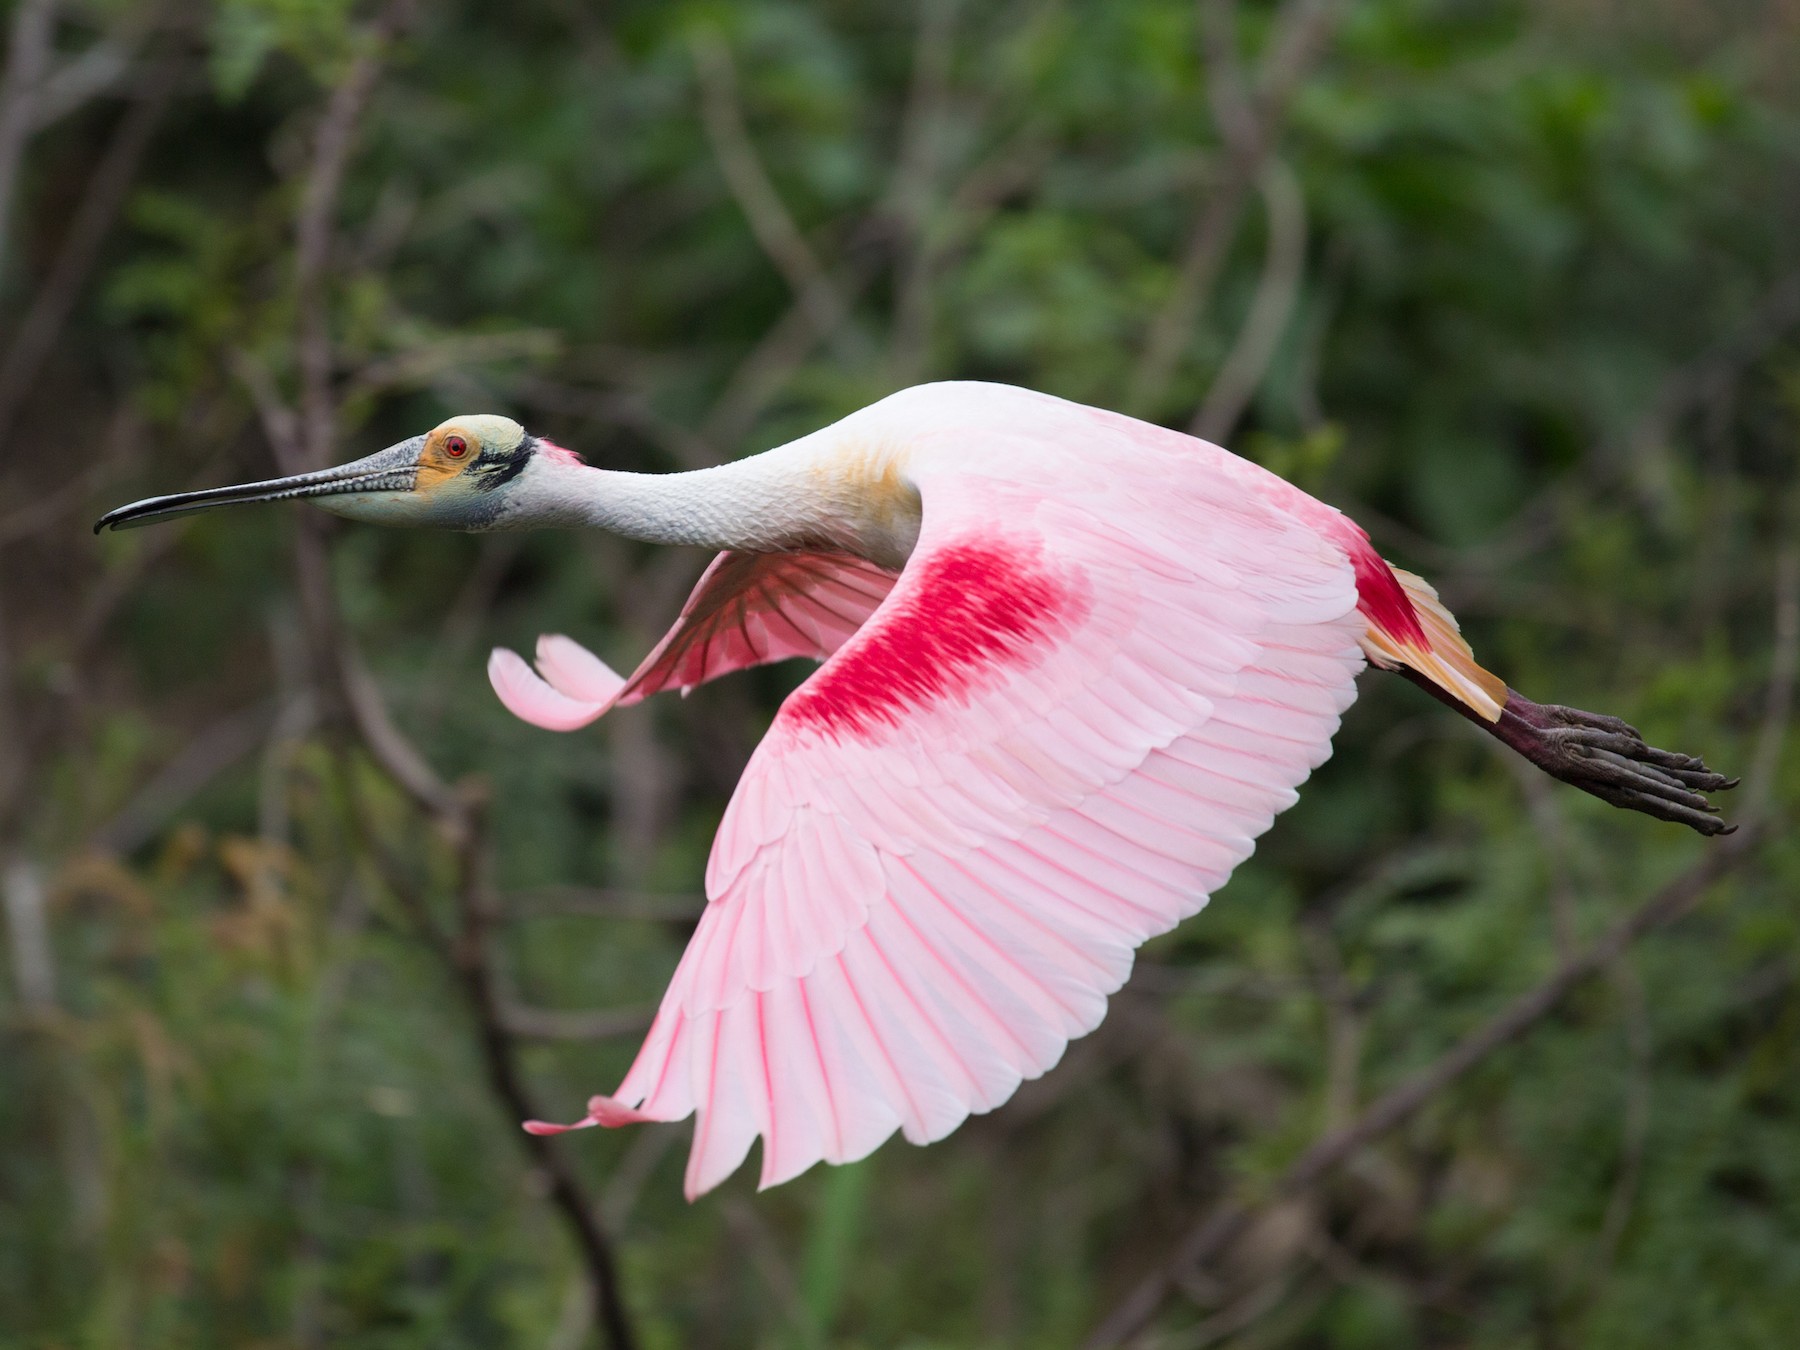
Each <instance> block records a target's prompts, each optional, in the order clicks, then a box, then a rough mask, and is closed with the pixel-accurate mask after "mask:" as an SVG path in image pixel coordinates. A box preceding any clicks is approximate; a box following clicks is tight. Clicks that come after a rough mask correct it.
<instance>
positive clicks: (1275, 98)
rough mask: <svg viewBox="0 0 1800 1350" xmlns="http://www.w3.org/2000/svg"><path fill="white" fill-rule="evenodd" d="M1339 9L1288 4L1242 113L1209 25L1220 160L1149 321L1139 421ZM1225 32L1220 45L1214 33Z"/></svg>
mask: <svg viewBox="0 0 1800 1350" xmlns="http://www.w3.org/2000/svg"><path fill="white" fill-rule="evenodd" d="M1343 8H1344V6H1343V5H1342V3H1341V0H1287V4H1286V5H1285V6H1284V7H1283V9H1282V14H1281V18H1280V20H1279V24H1278V29H1277V32H1276V35H1275V37H1274V38H1273V39H1272V40H1271V44H1270V50H1269V54H1268V56H1267V57H1266V58H1265V59H1264V61H1263V66H1262V72H1261V76H1260V78H1259V80H1258V87H1257V92H1256V96H1255V99H1254V102H1253V103H1252V104H1251V105H1250V107H1248V108H1247V109H1246V108H1239V107H1238V106H1237V105H1236V103H1235V102H1234V97H1233V93H1234V91H1237V90H1238V89H1240V88H1241V77H1240V76H1238V75H1237V73H1236V51H1235V48H1230V49H1229V50H1230V53H1231V54H1230V56H1229V58H1228V59H1226V64H1225V68H1224V70H1223V72H1222V73H1221V71H1220V61H1221V51H1222V50H1224V49H1225V48H1224V46H1223V43H1224V42H1226V41H1228V40H1229V30H1228V29H1226V28H1224V27H1223V21H1221V20H1220V19H1219V18H1218V17H1217V16H1214V17H1213V18H1212V19H1211V20H1210V21H1209V22H1208V23H1207V25H1206V28H1207V31H1208V34H1209V53H1208V55H1209V71H1208V73H1209V78H1210V79H1212V80H1215V81H1218V82H1219V83H1220V85H1221V87H1222V88H1223V89H1224V90H1225V91H1226V92H1225V94H1224V95H1223V102H1222V103H1221V96H1220V95H1219V94H1217V93H1215V98H1214V102H1215V106H1216V107H1220V106H1222V107H1223V108H1224V109H1225V113H1224V119H1225V120H1224V125H1223V126H1222V127H1221V138H1222V139H1223V140H1224V142H1225V155H1224V160H1223V163H1222V164H1221V166H1220V170H1219V173H1218V176H1217V178H1216V180H1215V181H1214V182H1213V183H1212V185H1211V187H1210V195H1209V196H1208V197H1207V199H1206V204H1205V205H1204V207H1202V209H1201V212H1200V215H1199V217H1198V218H1197V219H1196V220H1195V222H1194V228H1193V230H1192V231H1191V232H1190V234H1189V235H1188V242H1187V247H1186V248H1185V249H1184V250H1183V253H1182V258H1181V263H1180V265H1179V266H1178V268H1177V269H1176V274H1175V282H1174V284H1173V285H1172V286H1171V287H1170V288H1169V296H1168V299H1167V300H1166V301H1164V303H1163V307H1162V309H1161V310H1160V311H1158V312H1157V315H1156V317H1155V318H1154V319H1153V320H1152V321H1151V324H1150V330H1149V333H1148V334H1147V336H1146V338H1145V342H1144V350H1143V354H1142V355H1141V357H1140V358H1139V360H1138V368H1137V371H1136V373H1135V375H1134V376H1133V379H1132V384H1131V391H1130V394H1129V396H1128V398H1127V400H1126V401H1127V405H1128V407H1129V408H1130V410H1131V411H1134V412H1137V413H1140V414H1149V413H1153V412H1154V411H1155V409H1156V405H1157V403H1158V402H1160V401H1161V399H1162V396H1163V393H1164V391H1165V390H1166V389H1167V388H1168V384H1169V380H1170V378H1171V377H1172V376H1173V375H1174V373H1175V366H1176V363H1177V362H1178V361H1179V360H1180V357H1181V351H1182V348H1183V347H1184V346H1185V345H1186V343H1187V341H1188V338H1189V336H1190V335H1191V334H1192V332H1193V330H1194V325H1195V323H1196V322H1197V321H1198V320H1199V317H1200V312H1201V310H1202V309H1203V308H1204V307H1205V305H1206V299H1207V295H1208V293H1209V292H1210V290H1211V289H1212V283H1213V281H1214V280H1215V278H1216V277H1217V276H1218V272H1219V269H1220V267H1221V266H1222V265H1223V264H1224V261H1225V252H1226V250H1227V249H1228V248H1229V247H1230V245H1231V241H1232V239H1233V237H1234V236H1235V235H1236V234H1237V227H1238V222H1239V221H1240V219H1241V218H1242V216H1243V210H1244V204H1245V202H1246V201H1247V200H1248V198H1249V194H1250V189H1251V188H1252V187H1253V186H1255V184H1256V182H1257V181H1258V180H1259V179H1260V178H1261V177H1262V175H1263V172H1264V169H1265V167H1266V164H1267V161H1268V159H1269V158H1270V156H1272V155H1273V154H1274V153H1275V150H1276V148H1277V146H1278V144H1279V142H1280V135H1281V128H1282V124H1283V123H1284V122H1285V121H1286V118H1287V111H1288V106H1289V104H1290V103H1291V102H1292V101H1293V96H1294V93H1295V91H1296V90H1297V89H1298V88H1299V85H1300V81H1301V80H1302V79H1303V78H1304V77H1305V76H1306V74H1307V73H1308V72H1309V71H1310V70H1311V69H1312V67H1313V65H1314V64H1315V63H1316V62H1317V61H1318V59H1319V57H1320V56H1321V55H1322V54H1323V53H1324V50H1325V45H1326V42H1327V40H1328V39H1329V37H1330V35H1331V32H1332V30H1333V28H1334V27H1335V26H1336V23H1337V20H1338V17H1339V15H1340V13H1341V11H1342V9H1343ZM1221 31H1223V32H1224V33H1225V35H1226V36H1225V38H1224V39H1221V38H1220V36H1219V33H1220V32H1221Z"/></svg>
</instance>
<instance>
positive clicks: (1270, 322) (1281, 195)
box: [1188, 157, 1306, 441]
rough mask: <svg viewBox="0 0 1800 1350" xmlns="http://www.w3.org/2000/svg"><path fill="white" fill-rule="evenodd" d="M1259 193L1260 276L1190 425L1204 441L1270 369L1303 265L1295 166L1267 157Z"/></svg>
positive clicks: (1232, 417)
mask: <svg viewBox="0 0 1800 1350" xmlns="http://www.w3.org/2000/svg"><path fill="white" fill-rule="evenodd" d="M1262 195H1263V202H1264V204H1265V206H1266V207H1267V210H1268V216H1269V246H1268V252H1267V253H1266V255H1265V257H1264V260H1263V272H1262V277H1261V279H1260V280H1259V281H1258V282H1257V284H1256V294H1255V296H1254V297H1252V299H1251V301H1250V312H1249V313H1248V314H1247V315H1245V317H1244V326H1243V328H1242V329H1240V330H1239V332H1238V336H1237V342H1236V343H1235V344H1234V345H1233V347H1232V349H1231V354H1230V355H1229V356H1227V357H1226V358H1225V364H1224V365H1222V366H1220V367H1219V373H1218V374H1217V375H1216V376H1214V377H1213V383H1212V388H1211V389H1209V390H1208V391H1207V394H1206V401H1205V403H1203V404H1202V405H1201V406H1200V411H1199V412H1198V413H1196V414H1195V415H1194V421H1193V425H1192V426H1190V427H1189V428H1188V430H1190V431H1191V432H1193V434H1194V435H1196V436H1198V437H1200V438H1201V439H1202V440H1206V441H1223V440H1225V439H1227V438H1228V437H1229V436H1230V435H1231V432H1232V430H1233V428H1235V427H1236V426H1237V424H1238V419H1239V418H1241V417H1242V416H1243V415H1244V409H1245V408H1247V407H1249V406H1250V400H1251V399H1252V398H1254V397H1255V396H1256V391H1257V389H1258V388H1260V387H1261V385H1262V381H1263V376H1264V375H1266V374H1267V373H1268V369H1269V362H1270V361H1272V360H1273V359H1274V357H1275V351H1276V348H1278V347H1279V346H1280V345H1281V335H1282V334H1283V333H1284V332H1286V331H1287V326H1288V320H1289V318H1291V317H1292V315H1293V313H1294V304H1295V302H1296V301H1298V300H1299V298H1300V279H1301V276H1302V274H1303V273H1304V272H1305V270H1306V197H1305V194H1303V193H1302V192H1301V190H1300V180H1299V179H1297V178H1296V177H1294V171H1293V170H1292V169H1290V168H1288V166H1287V165H1286V164H1285V163H1283V162H1282V161H1281V159H1279V158H1278V157H1271V158H1270V160H1269V163H1268V167H1267V168H1266V169H1264V170H1263V175H1262Z"/></svg>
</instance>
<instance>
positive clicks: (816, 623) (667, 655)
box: [488, 553, 894, 731]
mask: <svg viewBox="0 0 1800 1350" xmlns="http://www.w3.org/2000/svg"><path fill="white" fill-rule="evenodd" d="M893 586H894V574H893V573H892V572H885V571H883V570H882V569H881V568H879V567H877V566H875V565H874V564H873V563H868V562H864V561H863V560H862V559H861V558H851V557H847V556H844V555H841V554H827V553H721V554H719V556H718V557H716V558H714V559H713V560H712V563H711V565H709V566H708V567H707V569H706V571H705V572H704V573H703V574H702V575H701V577H700V580H699V582H698V583H697V584H696V585H695V587H694V591H693V594H692V595H690V596H689V597H688V601H687V604H685V605H683V606H682V608H681V614H680V616H679V617H678V618H677V619H676V620H675V623H674V626H673V627H671V628H670V629H669V631H668V632H667V633H666V634H665V635H664V636H663V640H662V641H661V642H659V643H657V644H656V647H655V649H654V650H652V651H651V653H650V655H648V656H647V657H645V658H644V660H643V662H642V664H640V665H639V666H638V668H637V669H636V670H635V671H633V672H632V674H631V677H630V678H629V679H624V678H621V677H620V676H619V675H618V674H617V673H616V672H614V670H613V669H612V667H611V666H608V665H607V664H606V663H605V662H604V661H602V660H601V659H600V658H599V657H597V656H595V655H594V654H593V653H592V652H590V651H589V650H588V649H587V648H585V647H583V646H582V645H581V644H580V643H578V642H575V641H574V640H573V639H570V638H566V637H563V636H562V635H561V634H555V633H552V634H546V635H545V636H543V637H541V638H539V639H538V645H537V665H538V669H537V670H535V671H534V670H533V669H532V668H531V667H530V666H529V665H527V664H526V663H525V660H524V658H523V657H521V656H519V655H518V654H517V653H516V652H510V651H507V650H506V649H505V648H499V649H496V650H495V652H494V654H493V655H492V656H491V657H490V658H489V659H488V679H489V681H490V682H491V683H492V684H493V686H494V692H495V693H497V694H498V695H499V696H500V701H501V702H502V703H504V704H505V705H506V706H507V708H508V709H509V710H511V712H512V713H513V714H514V715H515V716H517V717H521V718H523V719H524V720H525V721H527V722H530V723H532V724H533V725H534V726H540V727H547V728H549V729H550V730H551V731H573V730H575V728H577V727H584V726H586V725H587V724H588V723H589V722H592V721H593V720H594V719H595V718H597V717H599V716H600V715H601V714H602V713H604V712H605V711H606V710H607V709H609V708H612V707H615V706H618V705H621V704H631V703H637V702H639V701H640V700H642V699H646V698H648V697H649V696H650V695H651V694H654V693H658V692H659V691H661V690H664V689H680V690H681V691H682V692H683V693H686V692H687V691H688V690H689V689H692V688H693V687H694V686H695V685H697V684H705V683H706V681H708V680H711V679H716V678H718V677H719V676H720V675H724V674H726V673H727V672H729V671H733V670H743V669H745V668H746V667H748V666H759V665H763V664H765V663H767V662H770V661H785V660H787V659H788V658H789V657H792V656H804V657H810V658H811V659H813V660H815V661H819V660H823V659H824V658H825V657H827V656H830V655H831V654H832V653H833V652H835V651H836V650H837V649H838V648H839V647H841V646H843V645H844V643H845V642H846V641H847V640H848V639H849V637H850V635H851V634H852V633H854V632H856V630H857V629H858V628H859V627H861V626H862V623H863V621H864V620H865V619H867V618H868V617H869V615H871V614H872V613H874V612H875V608H876V606H878V605H879V604H880V603H881V602H882V600H884V599H885V598H886V597H887V593H888V592H889V591H890V590H892V589H893ZM540 672H541V674H540Z"/></svg>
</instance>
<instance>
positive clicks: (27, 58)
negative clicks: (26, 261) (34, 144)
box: [0, 0, 56, 273]
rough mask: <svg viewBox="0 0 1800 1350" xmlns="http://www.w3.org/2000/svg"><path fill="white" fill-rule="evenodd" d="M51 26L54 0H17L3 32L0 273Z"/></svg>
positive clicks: (34, 118)
mask: <svg viewBox="0 0 1800 1350" xmlns="http://www.w3.org/2000/svg"><path fill="white" fill-rule="evenodd" d="M55 31H56V0H20V4H19V7H18V8H17V9H15V10H14V11H13V16H12V25H11V28H10V30H9V32H8V34H7V42H6V65H5V67H4V68H0V273H4V271H5V269H6V264H7V263H8V262H9V261H10V259H9V257H8V252H9V249H8V244H9V241H10V235H11V232H12V202H13V194H14V191H15V190H16V189H17V187H18V182H19V164H20V161H21V160H23V159H24V157H25V143H26V142H27V141H29V140H30V139H31V132H32V128H33V127H34V126H35V125H36V124H37V108H38V101H39V99H40V98H41V97H42V94H43V83H44V75H45V73H46V72H47V71H48V70H49V67H50V40H51V37H52V36H53V34H54V33H55Z"/></svg>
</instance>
